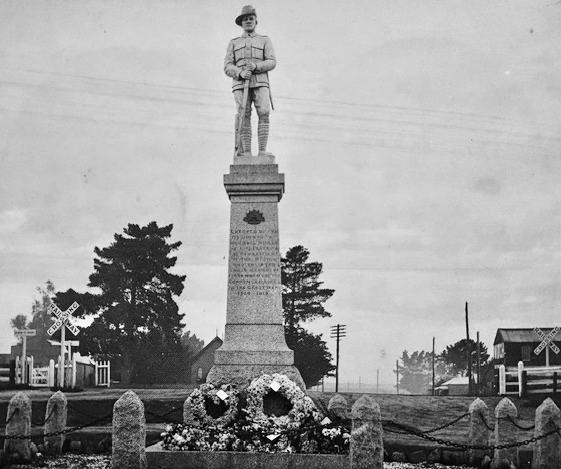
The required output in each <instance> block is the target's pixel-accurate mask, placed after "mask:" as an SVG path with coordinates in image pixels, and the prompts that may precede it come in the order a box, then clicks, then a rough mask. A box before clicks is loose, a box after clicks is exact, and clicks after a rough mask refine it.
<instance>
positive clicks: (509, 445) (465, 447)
mask: <svg viewBox="0 0 561 469" xmlns="http://www.w3.org/2000/svg"><path fill="white" fill-rule="evenodd" d="M387 422H388V423H390V424H391V425H394V426H395V427H397V428H399V429H401V430H404V431H405V432H406V433H409V434H411V435H414V436H417V437H419V438H423V439H425V440H428V441H433V442H435V443H439V444H441V445H444V446H451V447H455V448H460V449H463V450H469V449H481V450H495V449H507V448H517V447H519V446H526V445H529V444H530V443H535V442H536V441H539V440H541V439H543V438H547V437H548V436H550V435H553V434H554V433H557V432H558V430H559V429H558V428H555V429H554V430H551V431H549V432H546V433H543V434H542V435H538V436H533V437H531V438H528V439H526V440H523V441H517V442H514V443H503V444H501V445H470V444H464V443H457V442H455V441H449V440H443V439H442V438H435V437H433V436H430V435H426V434H425V433H422V432H418V431H415V430H413V429H410V428H407V426H405V425H403V424H400V423H398V422H395V421H393V420H388V421H387Z"/></svg>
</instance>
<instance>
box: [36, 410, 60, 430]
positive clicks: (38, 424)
mask: <svg viewBox="0 0 561 469" xmlns="http://www.w3.org/2000/svg"><path fill="white" fill-rule="evenodd" d="M55 409H56V407H55V406H53V408H52V409H51V411H50V412H49V415H47V417H46V418H45V420H42V421H41V422H31V424H32V425H34V426H36V427H42V426H43V425H45V424H46V423H47V422H48V421H49V419H50V418H51V417H52V416H53V413H54V411H55Z"/></svg>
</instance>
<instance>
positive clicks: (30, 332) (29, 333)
mask: <svg viewBox="0 0 561 469" xmlns="http://www.w3.org/2000/svg"><path fill="white" fill-rule="evenodd" d="M14 334H15V336H16V337H21V341H22V345H21V382H22V383H23V384H27V378H28V376H27V337H33V336H34V335H37V330H36V329H16V330H15V331H14Z"/></svg>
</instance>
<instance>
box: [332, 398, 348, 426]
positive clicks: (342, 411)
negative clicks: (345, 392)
mask: <svg viewBox="0 0 561 469" xmlns="http://www.w3.org/2000/svg"><path fill="white" fill-rule="evenodd" d="M327 410H328V411H329V414H330V415H332V416H333V417H335V418H337V419H340V420H347V419H348V418H349V409H348V405H347V399H345V398H344V397H343V396H341V394H335V395H334V396H333V397H332V398H331V399H329V403H328V404H327Z"/></svg>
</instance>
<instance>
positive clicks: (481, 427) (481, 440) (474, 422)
mask: <svg viewBox="0 0 561 469" xmlns="http://www.w3.org/2000/svg"><path fill="white" fill-rule="evenodd" d="M468 412H469V435H468V441H469V443H470V444H471V445H483V446H486V445H488V444H489V428H488V427H487V425H489V423H488V422H489V408H488V407H487V404H485V402H483V401H482V400H481V399H479V398H477V399H475V400H474V401H473V402H472V403H471V404H470V406H469V410H468ZM487 453H488V451H486V450H482V449H471V450H469V462H470V464H474V465H479V464H480V463H481V461H482V460H483V458H484V457H485V455H486V454H487Z"/></svg>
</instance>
